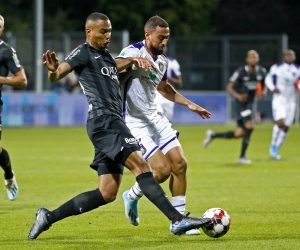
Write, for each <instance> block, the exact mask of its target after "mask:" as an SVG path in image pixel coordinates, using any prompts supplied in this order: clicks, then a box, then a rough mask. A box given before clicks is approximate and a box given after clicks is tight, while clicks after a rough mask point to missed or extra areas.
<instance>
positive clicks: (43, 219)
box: [28, 159, 123, 240]
mask: <svg viewBox="0 0 300 250" xmlns="http://www.w3.org/2000/svg"><path fill="white" fill-rule="evenodd" d="M91 166H92V165H91ZM95 166H96V164H94V166H92V167H93V168H95ZM97 166H98V168H97V172H98V188H96V189H94V190H90V191H87V192H84V193H81V194H79V195H77V196H75V197H74V198H72V199H70V200H69V201H67V202H65V203H64V204H62V205H61V206H59V207H58V208H56V209H54V210H52V211H50V210H48V209H46V208H40V209H39V210H38V211H37V214H36V219H35V222H34V223H33V225H32V227H31V228H30V231H29V235H28V239H29V240H34V239H36V238H37V237H38V236H39V235H40V234H41V233H42V232H43V231H45V230H48V229H49V227H50V226H51V225H52V224H54V223H56V222H58V221H60V220H63V219H65V218H67V217H70V216H73V215H80V214H83V213H86V212H89V211H92V210H94V209H96V208H98V207H100V206H103V205H106V204H107V203H110V202H113V201H114V200H115V198H116V196H117V193H118V190H119V187H120V184H121V180H122V174H123V166H122V165H119V164H115V163H114V162H113V161H112V160H110V159H108V160H107V161H103V162H102V163H97Z"/></svg>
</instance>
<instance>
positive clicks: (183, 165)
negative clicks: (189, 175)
mask: <svg viewBox="0 0 300 250" xmlns="http://www.w3.org/2000/svg"><path fill="white" fill-rule="evenodd" d="M186 170H187V160H186V159H185V158H184V157H182V158H180V159H178V160H177V161H176V162H174V163H173V166H172V173H173V174H175V175H179V174H185V173H186Z"/></svg>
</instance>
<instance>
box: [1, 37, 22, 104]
mask: <svg viewBox="0 0 300 250" xmlns="http://www.w3.org/2000/svg"><path fill="white" fill-rule="evenodd" d="M22 68H23V66H22V65H20V62H19V60H18V57H17V53H16V51H15V50H14V49H13V48H12V47H11V46H9V45H8V44H7V43H5V42H4V41H2V40H0V76H4V77H7V76H8V73H9V72H11V73H12V74H15V73H17V72H19V71H20V70H21V69H22ZM1 88H2V84H0V105H2V104H3V102H2V100H1Z"/></svg>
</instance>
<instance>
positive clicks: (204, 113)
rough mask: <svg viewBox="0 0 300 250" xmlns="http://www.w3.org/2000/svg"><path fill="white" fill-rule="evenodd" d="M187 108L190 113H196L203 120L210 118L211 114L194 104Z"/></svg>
mask: <svg viewBox="0 0 300 250" xmlns="http://www.w3.org/2000/svg"><path fill="white" fill-rule="evenodd" d="M188 108H189V109H190V110H191V111H193V112H195V113H197V114H198V115H200V116H201V117H202V119H205V118H207V119H209V118H210V117H211V113H210V112H209V111H207V110H206V109H204V108H202V107H200V106H198V105H197V104H195V103H191V104H189V105H188Z"/></svg>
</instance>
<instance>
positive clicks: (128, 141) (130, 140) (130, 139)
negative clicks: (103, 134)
mask: <svg viewBox="0 0 300 250" xmlns="http://www.w3.org/2000/svg"><path fill="white" fill-rule="evenodd" d="M124 140H125V142H126V143H128V144H138V140H137V139H135V138H125V139H124Z"/></svg>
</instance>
